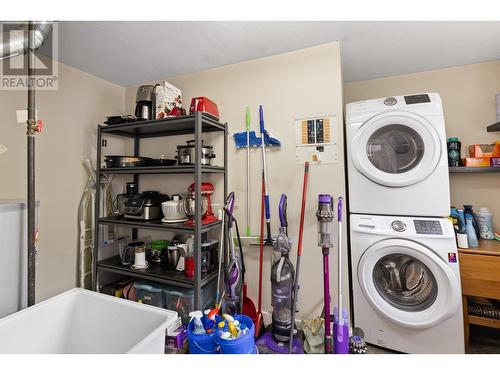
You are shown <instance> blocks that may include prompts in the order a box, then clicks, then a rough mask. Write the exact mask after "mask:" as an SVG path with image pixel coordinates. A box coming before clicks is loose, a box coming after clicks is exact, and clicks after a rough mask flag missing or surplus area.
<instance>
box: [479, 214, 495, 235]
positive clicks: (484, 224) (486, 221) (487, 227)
mask: <svg viewBox="0 0 500 375" xmlns="http://www.w3.org/2000/svg"><path fill="white" fill-rule="evenodd" d="M491 216H492V215H491V212H490V211H489V210H488V208H487V207H479V211H478V213H477V214H476V218H477V223H478V225H479V237H480V238H481V239H483V240H493V239H495V234H494V232H493V224H492V222H491Z"/></svg>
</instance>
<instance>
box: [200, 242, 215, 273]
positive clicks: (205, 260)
mask: <svg viewBox="0 0 500 375" xmlns="http://www.w3.org/2000/svg"><path fill="white" fill-rule="evenodd" d="M218 263H219V241H217V240H208V239H207V240H205V241H203V242H202V243H201V272H202V273H207V272H208V271H210V270H212V269H213V268H214V267H216V266H217V265H218Z"/></svg>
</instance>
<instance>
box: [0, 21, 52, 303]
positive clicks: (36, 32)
mask: <svg viewBox="0 0 500 375" xmlns="http://www.w3.org/2000/svg"><path fill="white" fill-rule="evenodd" d="M26 28H27V32H26ZM51 30H52V23H51V22H47V21H43V22H35V21H30V22H29V23H28V24H22V25H20V26H18V27H17V28H16V29H15V30H14V32H11V33H10V35H9V36H10V38H2V40H1V41H0V60H3V59H7V58H10V57H15V56H19V55H21V54H25V53H27V52H28V51H31V53H28V106H27V110H28V116H27V121H26V125H27V129H26V138H27V159H28V163H27V184H28V189H27V190H28V197H27V200H28V236H27V237H28V306H32V305H34V304H35V286H36V231H37V229H36V216H35V215H36V196H35V134H36V132H37V131H38V127H37V123H36V106H35V86H34V82H35V51H36V50H37V49H38V48H39V47H40V46H41V45H42V44H43V42H44V41H45V39H46V38H47V36H48V35H49V33H50V32H51Z"/></svg>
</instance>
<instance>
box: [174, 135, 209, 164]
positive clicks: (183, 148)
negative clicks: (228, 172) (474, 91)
mask: <svg viewBox="0 0 500 375" xmlns="http://www.w3.org/2000/svg"><path fill="white" fill-rule="evenodd" d="M175 158H176V159H177V160H178V161H179V164H180V165H190V164H194V163H195V144H194V140H190V141H187V142H186V145H179V146H177V156H176V157H175ZM214 158H215V153H214V148H213V147H212V146H205V145H204V144H203V141H201V165H211V162H212V159H214Z"/></svg>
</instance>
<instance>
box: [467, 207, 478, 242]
mask: <svg viewBox="0 0 500 375" xmlns="http://www.w3.org/2000/svg"><path fill="white" fill-rule="evenodd" d="M472 217H473V216H472V215H471V214H465V222H466V230H467V243H468V245H469V247H478V246H479V243H478V242H477V236H476V231H475V230H474V225H473V224H472Z"/></svg>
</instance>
